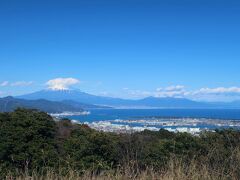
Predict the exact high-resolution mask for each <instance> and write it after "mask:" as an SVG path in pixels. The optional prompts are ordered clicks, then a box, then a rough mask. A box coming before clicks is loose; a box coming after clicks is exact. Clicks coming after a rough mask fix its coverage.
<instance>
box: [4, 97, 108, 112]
mask: <svg viewBox="0 0 240 180" xmlns="http://www.w3.org/2000/svg"><path fill="white" fill-rule="evenodd" d="M19 107H21V108H30V109H38V110H41V111H45V112H48V113H62V112H82V111H84V109H92V108H106V107H102V106H96V105H91V104H84V103H78V102H74V101H70V100H69V101H62V102H57V101H49V100H45V99H37V100H26V99H19V98H13V97H11V96H9V97H5V98H0V112H11V111H14V110H15V109H16V108H19Z"/></svg>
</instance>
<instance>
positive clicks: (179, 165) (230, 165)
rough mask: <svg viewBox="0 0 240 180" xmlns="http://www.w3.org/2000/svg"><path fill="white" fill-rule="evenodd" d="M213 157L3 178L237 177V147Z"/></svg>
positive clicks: (216, 179) (161, 179)
mask: <svg viewBox="0 0 240 180" xmlns="http://www.w3.org/2000/svg"><path fill="white" fill-rule="evenodd" d="M214 156H216V154H214V153H212V154H211V155H208V156H206V157H205V159H203V160H202V161H201V162H199V161H198V160H197V158H194V159H192V160H191V161H190V162H189V163H186V161H184V160H183V159H179V158H177V157H175V156H172V158H171V160H169V162H168V164H167V166H166V167H165V168H164V169H161V170H158V171H156V170H153V169H151V168H148V169H146V170H140V169H139V168H136V166H135V165H134V163H127V164H128V165H126V166H122V167H119V169H118V170H111V171H104V172H101V173H98V174H96V173H93V172H88V171H86V172H85V173H83V174H82V173H80V172H78V171H74V170H69V171H67V173H66V172H65V171H64V172H63V170H61V168H60V170H57V171H56V170H53V169H48V170H46V171H44V172H45V173H41V172H36V171H33V172H31V173H29V171H28V170H26V171H25V172H24V173H18V175H17V177H16V176H13V175H12V173H9V175H8V176H6V178H5V179H6V180H13V179H14V180H15V179H16V180H109V179H110V180H111V179H113V180H158V179H159V180H238V179H239V178H240V150H239V149H238V148H236V149H235V150H233V151H232V155H231V156H229V157H228V158H227V159H226V160H225V161H224V162H222V161H221V162H215V163H214V164H211V161H210V160H209V159H210V158H212V157H214Z"/></svg>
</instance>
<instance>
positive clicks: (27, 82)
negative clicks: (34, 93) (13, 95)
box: [11, 81, 33, 86]
mask: <svg viewBox="0 0 240 180" xmlns="http://www.w3.org/2000/svg"><path fill="white" fill-rule="evenodd" d="M32 84H33V82H32V81H17V82H14V83H11V86H30V85H32Z"/></svg>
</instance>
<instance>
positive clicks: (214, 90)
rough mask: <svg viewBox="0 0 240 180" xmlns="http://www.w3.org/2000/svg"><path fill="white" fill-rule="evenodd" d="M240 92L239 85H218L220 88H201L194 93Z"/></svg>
mask: <svg viewBox="0 0 240 180" xmlns="http://www.w3.org/2000/svg"><path fill="white" fill-rule="evenodd" d="M236 93H237V94H238V93H239V94H240V88H239V87H229V88H226V87H218V88H201V89H199V90H197V91H195V92H194V93H193V94H236Z"/></svg>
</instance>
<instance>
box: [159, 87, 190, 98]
mask: <svg viewBox="0 0 240 180" xmlns="http://www.w3.org/2000/svg"><path fill="white" fill-rule="evenodd" d="M187 93H188V92H187V91H186V90H185V87H184V86H182V85H176V86H168V87H165V88H163V87H160V88H157V89H156V92H155V94H154V96H156V97H184V96H185V95H186V94H187Z"/></svg>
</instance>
